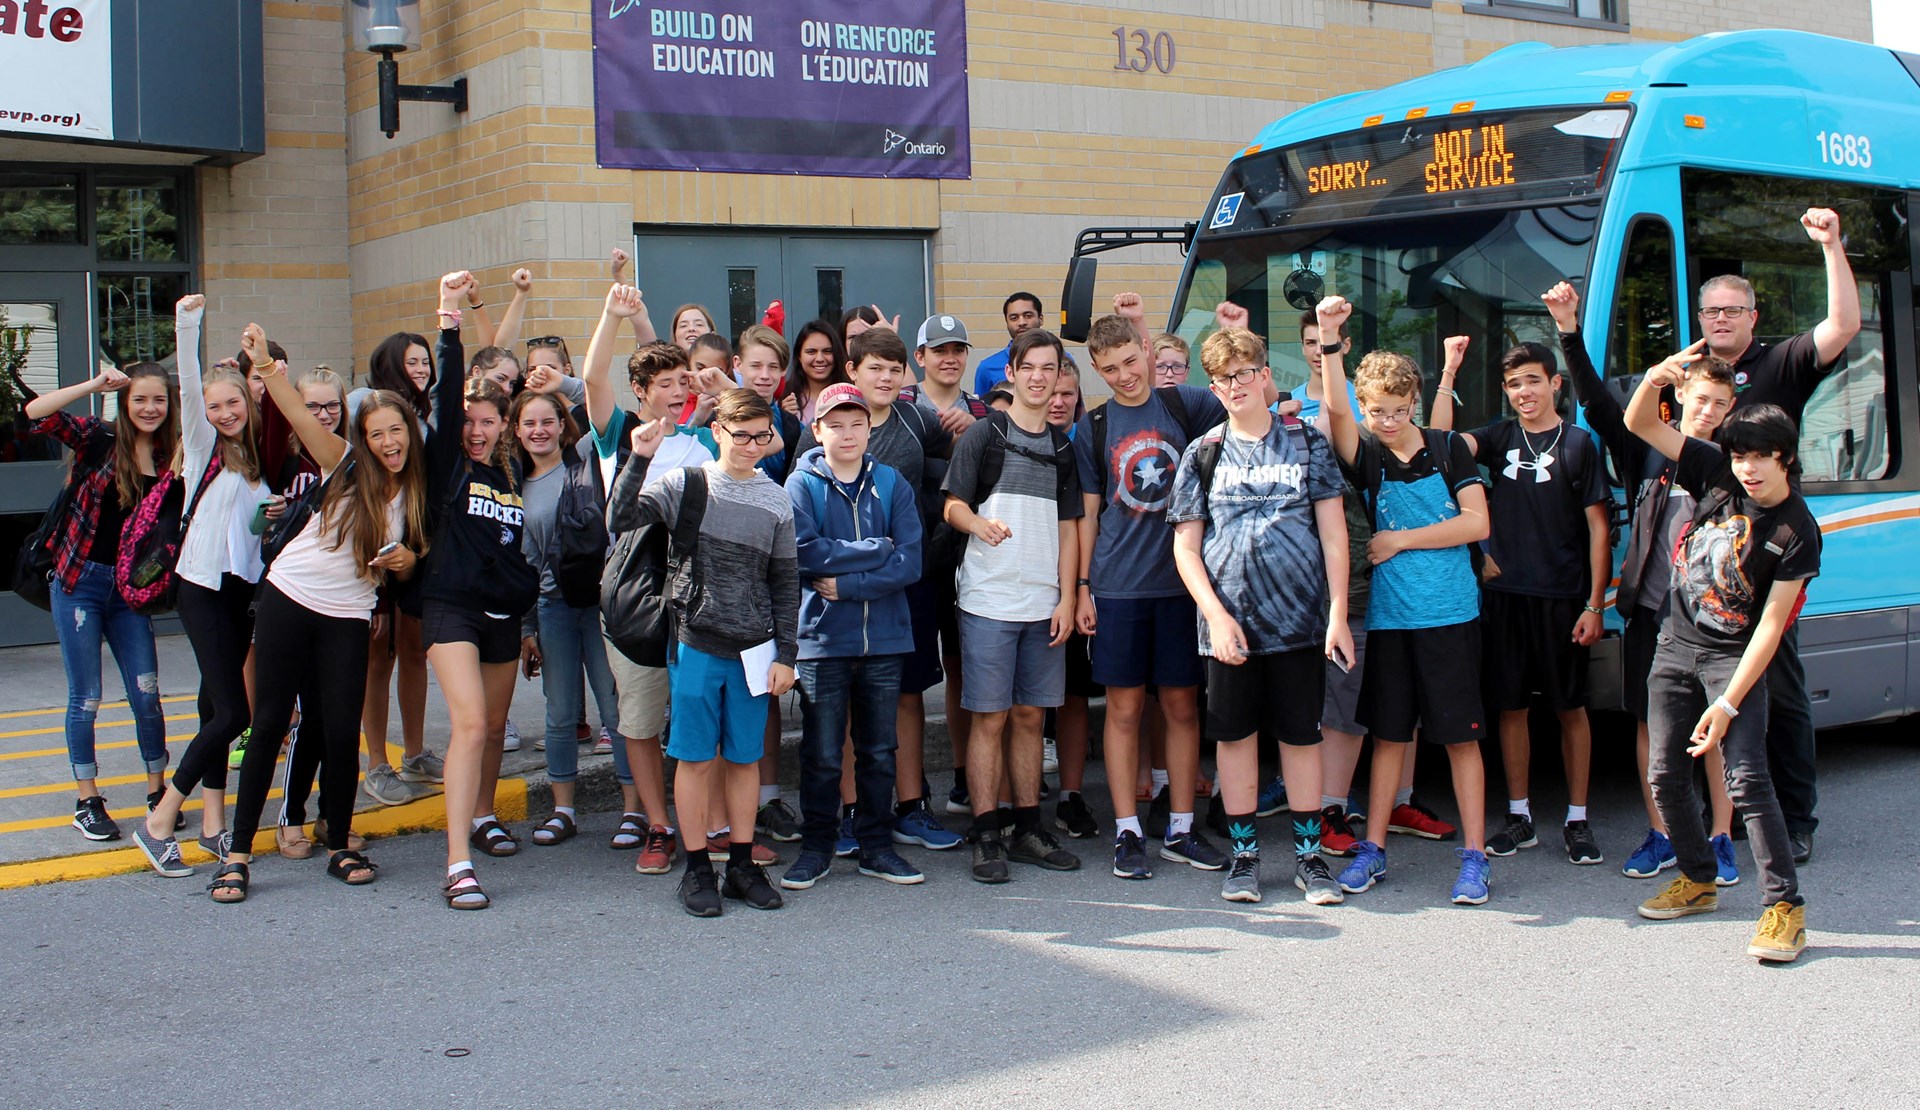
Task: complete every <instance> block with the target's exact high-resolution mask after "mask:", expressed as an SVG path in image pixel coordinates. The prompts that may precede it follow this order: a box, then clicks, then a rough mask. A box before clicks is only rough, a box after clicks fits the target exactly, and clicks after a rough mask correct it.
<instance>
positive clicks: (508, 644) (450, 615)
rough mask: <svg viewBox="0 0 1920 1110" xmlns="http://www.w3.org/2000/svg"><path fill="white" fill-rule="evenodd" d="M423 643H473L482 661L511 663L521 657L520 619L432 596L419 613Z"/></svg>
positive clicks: (429, 644)
mask: <svg viewBox="0 0 1920 1110" xmlns="http://www.w3.org/2000/svg"><path fill="white" fill-rule="evenodd" d="M420 643H421V644H422V646H424V647H429V648H430V647H432V646H433V645H435V644H472V645H473V646H475V647H477V648H479V649H480V662H482V663H512V662H515V661H517V660H518V659H519V658H520V622H519V621H517V620H515V619H513V618H512V617H491V616H488V615H487V614H485V613H482V612H481V611H480V610H478V609H468V608H466V607H465V606H461V605H449V604H447V603H446V602H444V601H432V600H429V601H428V602H427V603H426V606H425V609H424V611H423V612H422V613H421V615H420Z"/></svg>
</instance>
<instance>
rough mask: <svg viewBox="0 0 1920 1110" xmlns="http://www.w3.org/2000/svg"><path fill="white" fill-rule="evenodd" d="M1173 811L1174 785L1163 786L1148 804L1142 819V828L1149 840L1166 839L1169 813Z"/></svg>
mask: <svg viewBox="0 0 1920 1110" xmlns="http://www.w3.org/2000/svg"><path fill="white" fill-rule="evenodd" d="M1172 812H1173V787H1171V786H1163V787H1161V788H1160V792H1159V793H1158V794H1155V795H1154V796H1153V801H1151V802H1149V803H1148V804H1147V813H1146V816H1144V817H1142V818H1141V819H1140V828H1141V829H1142V830H1143V831H1144V832H1145V833H1146V836H1147V839H1148V840H1165V839H1166V837H1167V815H1168V814H1169V813H1172Z"/></svg>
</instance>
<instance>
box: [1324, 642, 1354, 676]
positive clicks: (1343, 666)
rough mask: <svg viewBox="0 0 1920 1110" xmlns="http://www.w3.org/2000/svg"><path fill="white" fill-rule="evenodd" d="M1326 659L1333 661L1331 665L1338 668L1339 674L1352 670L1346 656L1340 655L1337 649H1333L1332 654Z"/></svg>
mask: <svg viewBox="0 0 1920 1110" xmlns="http://www.w3.org/2000/svg"><path fill="white" fill-rule="evenodd" d="M1327 658H1329V659H1331V660H1333V665H1334V666H1336V667H1338V668H1340V673H1342V674H1347V673H1349V672H1351V671H1352V670H1353V664H1352V663H1349V662H1347V659H1346V656H1344V655H1342V654H1341V653H1340V649H1339V648H1334V649H1333V654H1332V655H1329V656H1327Z"/></svg>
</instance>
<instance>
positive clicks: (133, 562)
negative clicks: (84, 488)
mask: <svg viewBox="0 0 1920 1110" xmlns="http://www.w3.org/2000/svg"><path fill="white" fill-rule="evenodd" d="M220 464H221V455H220V452H218V451H216V452H214V454H213V457H212V458H211V459H208V460H207V470H206V473H205V474H203V475H201V477H200V485H199V486H198V487H197V488H195V489H194V491H193V501H192V502H191V503H190V504H188V505H187V511H186V512H184V513H182V514H180V515H179V516H178V517H175V516H171V515H169V514H168V513H167V512H166V511H165V509H166V505H165V503H166V500H167V496H168V495H169V494H171V493H172V492H173V485H174V482H175V481H176V479H175V477H174V475H173V473H172V472H171V471H169V472H168V473H167V474H165V475H163V476H162V478H161V479H160V480H159V481H157V482H155V483H154V484H153V489H151V490H149V491H148V492H147V496H145V497H143V498H141V500H140V504H139V506H138V507H136V508H135V509H134V511H133V513H132V514H131V515H130V516H128V517H127V523H126V526H125V528H124V529H123V530H122V531H121V533H120V557H119V558H118V559H116V560H115V561H114V565H113V582H114V585H115V586H116V587H118V589H119V590H120V596H121V597H123V598H125V599H126V602H127V608H129V609H132V610H133V611H134V612H136V613H138V614H140V615H141V616H143V617H151V616H157V615H159V614H161V613H167V612H171V611H172V610H173V606H174V600H175V598H176V597H177V596H178V594H179V592H180V579H179V576H178V575H177V574H176V573H175V572H174V568H175V566H176V565H178V563H179V562H180V548H181V547H182V546H183V545H184V544H185V543H186V541H187V529H188V528H189V527H191V526H192V524H193V514H194V512H195V510H197V509H199V508H200V499H201V498H202V497H205V496H206V494H207V487H208V486H210V485H212V484H213V480H214V478H215V477H217V476H218V475H219V473H220Z"/></svg>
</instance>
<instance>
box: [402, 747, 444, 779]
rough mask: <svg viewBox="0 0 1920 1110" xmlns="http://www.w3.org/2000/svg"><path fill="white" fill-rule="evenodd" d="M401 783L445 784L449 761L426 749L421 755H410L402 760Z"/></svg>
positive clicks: (421, 750)
mask: <svg viewBox="0 0 1920 1110" xmlns="http://www.w3.org/2000/svg"><path fill="white" fill-rule="evenodd" d="M400 781H401V782H445V781H447V761H446V760H444V759H441V758H440V757H439V756H437V755H435V754H433V753H432V752H430V751H428V750H427V749H425V748H421V749H420V754H419V755H410V756H406V757H405V758H403V759H401V760H400Z"/></svg>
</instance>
